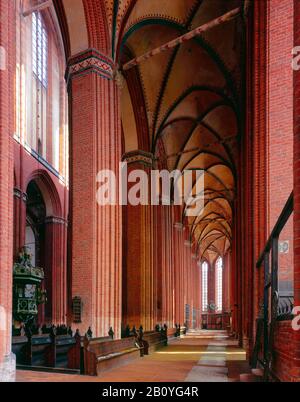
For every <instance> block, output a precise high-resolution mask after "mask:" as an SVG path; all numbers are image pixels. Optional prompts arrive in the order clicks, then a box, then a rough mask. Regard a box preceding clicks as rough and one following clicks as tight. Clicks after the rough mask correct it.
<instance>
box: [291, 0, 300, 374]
mask: <svg viewBox="0 0 300 402" xmlns="http://www.w3.org/2000/svg"><path fill="white" fill-rule="evenodd" d="M294 46H300V1H298V0H294ZM294 298H295V300H294V305H295V306H300V70H298V71H295V72H294ZM293 350H294V361H293V363H292V367H293V369H292V372H291V378H292V379H293V380H295V381H299V380H300V331H294V346H293Z"/></svg>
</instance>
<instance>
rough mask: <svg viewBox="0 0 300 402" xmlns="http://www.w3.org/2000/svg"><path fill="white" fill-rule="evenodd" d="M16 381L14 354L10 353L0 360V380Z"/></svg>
mask: <svg viewBox="0 0 300 402" xmlns="http://www.w3.org/2000/svg"><path fill="white" fill-rule="evenodd" d="M15 381H16V356H15V355H14V354H13V353H11V354H10V355H8V356H4V359H3V361H1V362H0V382H15Z"/></svg>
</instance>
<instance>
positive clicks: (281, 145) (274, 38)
mask: <svg viewBox="0 0 300 402" xmlns="http://www.w3.org/2000/svg"><path fill="white" fill-rule="evenodd" d="M268 5H269V7H268V34H269V35H268V44H269V46H268V142H269V145H268V162H269V177H268V187H269V192H268V193H269V194H268V196H269V222H268V223H269V232H270V231H271V230H272V229H273V227H274V225H275V223H276V221H277V219H278V217H279V215H280V213H281V211H282V209H283V207H284V205H285V203H286V201H287V199H288V197H289V195H290V193H291V191H292V190H293V70H292V68H291V50H292V48H293V0H272V1H271V2H269V3H268ZM280 241H288V242H289V252H288V253H287V254H280V256H279V266H280V269H279V279H282V280H289V281H292V279H293V221H292V219H290V221H289V223H288V225H287V226H286V228H285V230H284V232H283V233H282V235H281V237H280Z"/></svg>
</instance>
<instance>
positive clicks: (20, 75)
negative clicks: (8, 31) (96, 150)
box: [15, 0, 68, 178]
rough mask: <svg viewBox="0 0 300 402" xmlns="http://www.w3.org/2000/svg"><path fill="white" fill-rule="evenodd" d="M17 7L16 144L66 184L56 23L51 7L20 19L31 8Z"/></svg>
mask: <svg viewBox="0 0 300 402" xmlns="http://www.w3.org/2000/svg"><path fill="white" fill-rule="evenodd" d="M16 4H17V5H19V8H18V7H17V21H16V22H17V23H16V50H17V54H16V82H15V85H16V89H15V90H16V125H15V139H16V140H17V141H19V142H20V143H21V144H22V145H24V146H25V147H26V148H27V150H28V151H30V152H31V153H32V155H33V156H35V157H37V156H38V157H39V160H41V161H42V162H45V164H46V165H47V167H49V165H50V167H52V168H54V169H55V171H56V172H58V173H59V174H60V175H61V176H63V177H64V178H66V177H67V167H66V166H67V160H68V158H67V154H68V147H67V142H68V138H67V136H68V125H67V92H66V83H65V80H64V73H65V67H66V66H65V55H64V48H63V42H62V38H61V33H60V29H59V26H58V23H57V18H56V16H55V13H54V11H53V8H52V7H48V8H45V9H44V10H42V11H35V12H32V13H28V14H25V15H24V14H23V12H24V10H27V9H29V10H30V8H31V7H32V6H33V5H34V3H33V2H32V1H31V0H26V1H25V2H23V6H22V1H21V0H16ZM52 170H53V169H52ZM55 171H54V173H55Z"/></svg>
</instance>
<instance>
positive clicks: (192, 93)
mask: <svg viewBox="0 0 300 402" xmlns="http://www.w3.org/2000/svg"><path fill="white" fill-rule="evenodd" d="M78 1H79V0H76V2H78ZM80 1H81V0H80ZM98 1H99V0H98ZM64 2H65V8H66V6H67V3H69V0H64ZM92 2H93V1H92V0H84V1H83V4H84V5H85V8H87V3H92ZM96 2H97V1H94V2H93V3H96ZM103 3H104V5H105V12H106V15H107V19H108V24H107V29H108V32H109V35H110V40H111V54H112V55H113V57H114V59H115V60H116V61H118V62H119V63H120V64H122V62H124V61H126V60H125V59H124V55H125V54H127V61H128V54H130V56H131V57H132V58H134V57H137V56H140V55H142V54H144V53H146V52H148V51H149V50H151V49H154V48H156V47H158V46H160V45H162V44H164V43H166V42H168V41H170V40H172V39H174V38H176V37H178V36H180V35H182V34H184V33H185V32H187V31H188V30H190V29H193V28H196V27H198V26H200V25H202V24H204V23H206V22H209V21H210V20H212V19H214V18H216V17H219V16H221V15H223V14H225V13H226V12H228V11H230V10H232V9H234V8H236V7H239V6H241V7H242V6H243V1H242V0H172V1H171V0H119V1H116V0H104V1H102V4H103ZM65 11H66V14H68V10H67V9H66V10H65ZM242 32H243V22H242V18H238V19H234V20H232V21H230V22H226V23H224V24H221V25H220V26H218V27H215V28H213V29H212V30H210V31H208V32H206V33H205V34H204V35H203V36H201V37H197V38H195V39H193V40H190V41H188V42H185V43H183V44H181V45H179V46H177V47H176V48H174V49H171V50H168V51H166V52H164V53H162V54H160V55H157V56H155V57H153V58H150V59H148V60H147V61H145V62H143V63H141V64H140V65H139V66H138V67H136V68H135V71H136V74H138V77H139V81H140V83H141V88H142V93H143V99H144V104H145V108H146V116H147V120H148V121H147V126H148V134H147V135H148V136H149V144H150V148H149V151H152V152H153V153H154V154H156V155H157V152H158V148H159V149H160V150H161V149H163V150H164V153H163V155H161V153H160V158H162V159H164V160H163V161H162V162H163V164H164V166H166V167H167V168H168V169H169V170H173V169H181V170H184V169H201V170H204V171H205V173H204V175H205V208H204V211H203V212H202V214H201V216H198V217H197V218H191V217H189V218H186V217H185V214H184V213H183V218H182V219H183V221H184V223H187V224H188V225H189V228H190V233H191V240H192V241H193V242H194V244H195V246H196V248H197V252H198V255H199V257H201V258H206V259H207V260H209V261H213V260H215V259H216V257H217V256H218V255H219V254H221V255H223V254H224V253H226V251H227V250H228V249H229V248H230V244H231V237H232V213H233V212H232V211H233V201H234V198H235V189H236V163H237V157H238V152H237V136H238V134H239V130H240V128H239V127H240V122H239V121H238V117H237V116H238V115H239V113H238V112H239V106H238V105H239V99H240V97H241V94H240V92H241V91H240V81H241V55H242ZM73 47H74V46H73ZM123 92H124V94H123V100H124V99H125V100H126V101H125V103H126V105H127V106H126V113H123V129H124V135H125V141H126V137H128V143H129V142H130V143H133V141H132V132H133V131H134V132H136V131H137V129H136V126H135V124H133V123H132V113H128V111H130V110H134V108H135V107H136V105H135V103H134V100H133V99H130V96H129V95H128V87H127V85H125V86H124V91H123ZM128 102H132V104H131V105H130V106H128ZM129 138H130V140H129Z"/></svg>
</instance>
